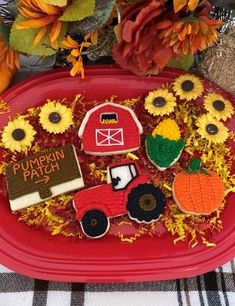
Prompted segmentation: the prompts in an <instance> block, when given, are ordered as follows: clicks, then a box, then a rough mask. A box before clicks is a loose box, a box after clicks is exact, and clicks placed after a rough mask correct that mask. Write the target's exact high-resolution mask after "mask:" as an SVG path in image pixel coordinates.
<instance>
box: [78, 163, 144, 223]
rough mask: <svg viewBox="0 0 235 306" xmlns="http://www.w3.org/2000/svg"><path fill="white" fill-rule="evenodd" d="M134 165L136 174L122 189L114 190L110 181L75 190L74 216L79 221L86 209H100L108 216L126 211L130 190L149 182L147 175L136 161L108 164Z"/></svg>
mask: <svg viewBox="0 0 235 306" xmlns="http://www.w3.org/2000/svg"><path fill="white" fill-rule="evenodd" d="M132 164H133V165H135V167H136V169H137V176H136V177H135V178H133V179H132V181H131V182H130V183H129V184H128V185H127V186H126V187H125V189H122V190H114V189H113V186H112V184H111V183H109V184H104V185H99V186H96V187H93V188H89V189H85V190H83V191H80V192H77V193H76V194H75V196H74V204H75V208H76V210H77V213H76V217H77V219H78V220H79V221H81V219H82V217H83V216H84V214H85V213H86V212H87V211H90V210H94V209H97V210H101V211H103V213H104V214H105V215H106V216H108V217H115V216H119V215H124V214H126V213H127V210H126V204H127V197H128V195H129V193H130V191H131V190H132V189H133V188H135V187H136V186H138V185H139V184H144V183H148V182H149V178H148V176H147V175H146V174H145V173H143V172H141V171H140V169H139V167H138V165H137V163H135V162H134V161H129V160H124V161H122V162H118V163H115V164H113V165H111V166H110V168H112V167H113V166H120V165H132Z"/></svg>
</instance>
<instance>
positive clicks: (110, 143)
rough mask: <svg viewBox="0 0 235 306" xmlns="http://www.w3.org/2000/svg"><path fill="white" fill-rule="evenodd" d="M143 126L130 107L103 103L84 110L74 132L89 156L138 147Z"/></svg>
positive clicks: (120, 151)
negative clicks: (78, 125)
mask: <svg viewBox="0 0 235 306" xmlns="http://www.w3.org/2000/svg"><path fill="white" fill-rule="evenodd" d="M142 133H143V128H142V126H141V124H140V122H139V120H138V119H137V117H136V115H135V113H134V112H133V110H131V109H130V108H128V107H126V106H123V105H120V104H116V103H111V102H107V103H103V104H100V105H98V106H96V107H94V108H92V109H91V110H89V111H88V112H87V113H86V116H85V118H84V119H83V122H82V124H81V126H80V129H79V131H78V136H79V137H80V138H81V139H82V142H83V147H84V151H85V152H86V153H88V154H92V155H114V154H122V153H128V152H131V151H135V150H137V149H138V148H139V147H140V135H141V134H142Z"/></svg>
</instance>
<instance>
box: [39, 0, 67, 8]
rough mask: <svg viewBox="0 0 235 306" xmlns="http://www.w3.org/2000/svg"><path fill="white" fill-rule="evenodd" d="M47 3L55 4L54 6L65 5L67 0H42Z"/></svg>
mask: <svg viewBox="0 0 235 306" xmlns="http://www.w3.org/2000/svg"><path fill="white" fill-rule="evenodd" d="M43 1H44V2H45V3H47V4H51V5H56V6H60V7H62V6H66V5H67V2H68V1H67V0H43Z"/></svg>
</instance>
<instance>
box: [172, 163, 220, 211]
mask: <svg viewBox="0 0 235 306" xmlns="http://www.w3.org/2000/svg"><path fill="white" fill-rule="evenodd" d="M173 196H174V199H175V201H176V203H177V204H178V206H179V208H180V209H181V210H182V211H184V212H186V213H192V214H198V215H209V214H211V213H212V212H213V211H215V210H216V209H218V208H219V206H220V204H221V203H222V201H223V199H224V196H225V194H224V184H223V181H222V179H221V178H220V177H219V175H218V174H217V173H216V172H214V171H211V170H206V169H204V168H202V167H201V162H200V160H198V159H193V160H192V161H191V162H190V164H189V168H188V170H186V171H184V172H181V173H179V174H178V175H177V176H176V177H175V180H174V182H173Z"/></svg>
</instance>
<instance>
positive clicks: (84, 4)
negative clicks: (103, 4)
mask: <svg viewBox="0 0 235 306" xmlns="http://www.w3.org/2000/svg"><path fill="white" fill-rule="evenodd" d="M94 9H95V0H72V4H71V5H69V6H68V7H67V8H66V10H65V11H64V14H63V16H62V17H61V18H60V20H63V21H79V20H82V19H84V18H86V17H89V16H91V15H92V14H93V13H94Z"/></svg>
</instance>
